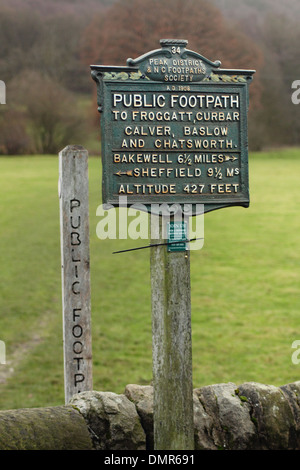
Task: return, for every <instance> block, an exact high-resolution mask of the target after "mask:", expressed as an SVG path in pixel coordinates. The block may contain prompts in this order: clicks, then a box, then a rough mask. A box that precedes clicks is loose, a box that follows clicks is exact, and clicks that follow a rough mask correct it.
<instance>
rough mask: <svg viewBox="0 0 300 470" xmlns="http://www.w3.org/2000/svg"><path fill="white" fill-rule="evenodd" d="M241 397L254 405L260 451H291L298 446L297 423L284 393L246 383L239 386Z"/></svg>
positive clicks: (274, 388) (254, 418)
mask: <svg viewBox="0 0 300 470" xmlns="http://www.w3.org/2000/svg"><path fill="white" fill-rule="evenodd" d="M238 389H239V395H240V396H244V397H246V398H247V400H248V402H249V404H250V405H251V418H252V421H253V422H254V423H255V425H256V428H257V432H258V436H259V448H260V449H266V450H281V449H285V450H288V449H291V448H293V446H294V443H293V440H294V436H295V421H294V416H293V413H292V409H291V407H290V404H289V402H288V400H287V398H286V396H285V394H284V393H283V391H282V390H281V389H280V388H278V387H275V386H274V385H264V384H260V383H256V382H246V383H244V384H242V385H240V386H239V388H238Z"/></svg>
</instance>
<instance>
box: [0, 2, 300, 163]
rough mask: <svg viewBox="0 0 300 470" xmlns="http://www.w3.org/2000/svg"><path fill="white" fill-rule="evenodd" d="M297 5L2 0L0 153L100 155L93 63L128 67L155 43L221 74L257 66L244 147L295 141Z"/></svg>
mask: <svg viewBox="0 0 300 470" xmlns="http://www.w3.org/2000/svg"><path fill="white" fill-rule="evenodd" d="M299 19H300V2H299V1H298V0H285V1H284V2H282V1H281V0H214V1H208V0H121V1H118V0H85V1H84V2H82V1H81V0H59V1H58V0H51V1H49V0H26V1H24V0H0V44H1V48H0V79H1V80H3V81H4V82H5V83H6V93H7V97H6V103H7V104H6V105H5V106H1V107H0V128H1V133H0V154H4V155H5V154H8V155H9V154H13V155H16V154H53V153H57V152H58V151H59V150H61V149H62V148H63V147H64V146H65V145H68V144H70V143H80V144H82V145H85V146H86V147H87V149H88V150H89V152H90V153H97V154H98V153H99V148H100V144H99V139H100V136H99V132H98V127H99V122H98V121H99V117H98V115H97V111H96V109H97V106H96V102H95V93H96V85H95V83H94V82H93V81H92V79H91V76H90V68H89V66H90V65H91V64H105V65H108V64H110V65H126V59H127V58H128V57H132V58H135V57H138V56H139V55H141V54H143V53H145V52H148V51H150V50H153V49H157V48H159V47H160V45H159V40H160V39H162V38H179V39H187V40H188V48H189V49H191V50H194V51H196V52H199V53H200V54H202V55H204V56H205V57H207V58H208V59H211V60H217V59H218V60H221V62H222V67H224V68H230V67H234V68H246V69H255V70H256V71H257V72H256V74H255V76H254V81H253V83H252V84H251V87H250V92H251V95H250V112H249V147H250V150H262V149H266V148H274V147H279V146H281V147H282V146H298V145H299V144H300V132H299V130H300V106H297V105H294V104H293V103H292V101H291V94H292V89H291V85H292V82H293V81H294V80H297V79H300V61H299V51H298V47H299V43H300V27H299V24H300V23H299Z"/></svg>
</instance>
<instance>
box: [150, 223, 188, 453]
mask: <svg viewBox="0 0 300 470" xmlns="http://www.w3.org/2000/svg"><path fill="white" fill-rule="evenodd" d="M168 220H169V219H168V218H166V217H164V216H154V217H153V220H152V236H153V243H159V242H161V243H162V245H161V246H157V247H153V248H152V249H151V253H150V270H151V271H150V274H151V300H152V349H153V352H152V356H153V386H154V408H153V410H154V442H155V448H156V449H157V450H182V449H183V450H193V449H194V426H193V422H194V416H193V379H192V338H191V286H190V252H189V251H176V252H169V251H168V248H167V246H166V245H165V241H166V238H165V235H166V233H167V228H166V224H167V223H168V222H167V221H168Z"/></svg>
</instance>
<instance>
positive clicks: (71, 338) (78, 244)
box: [59, 145, 93, 404]
mask: <svg viewBox="0 0 300 470" xmlns="http://www.w3.org/2000/svg"><path fill="white" fill-rule="evenodd" d="M59 201H60V230H61V261H62V303H63V340H64V377H65V402H66V404H67V403H69V401H70V399H71V398H72V396H73V395H74V394H76V393H80V392H82V391H90V390H92V382H93V379H92V338H91V298H90V254H89V197H88V152H87V150H85V149H84V148H83V147H81V146H79V145H72V146H68V147H66V148H65V149H64V150H62V151H61V152H60V154H59Z"/></svg>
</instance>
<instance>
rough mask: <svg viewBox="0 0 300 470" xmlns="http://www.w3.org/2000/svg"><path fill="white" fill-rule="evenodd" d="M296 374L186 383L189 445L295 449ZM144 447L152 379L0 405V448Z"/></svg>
mask: <svg viewBox="0 0 300 470" xmlns="http://www.w3.org/2000/svg"><path fill="white" fill-rule="evenodd" d="M299 397H300V381H299V382H295V383H291V384H288V385H284V386H282V387H275V386H272V385H264V384H260V383H255V382H247V383H244V384H242V385H239V386H238V385H236V384H234V383H225V384H215V385H208V386H205V387H202V388H197V389H194V391H193V400H194V436H195V450H202V449H203V450H218V449H225V450H226V449H228V450H281V449H282V450H299V449H300V401H299ZM47 449H52V450H81V449H85V450H92V449H93V450H152V449H153V387H151V386H139V385H132V384H131V385H127V386H126V388H125V391H124V394H119V395H118V394H116V393H113V392H97V391H93V392H82V393H80V394H78V395H75V396H74V397H73V398H72V400H71V402H70V403H69V404H68V405H66V406H58V407H49V408H33V409H20V410H7V411H0V450H47Z"/></svg>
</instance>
